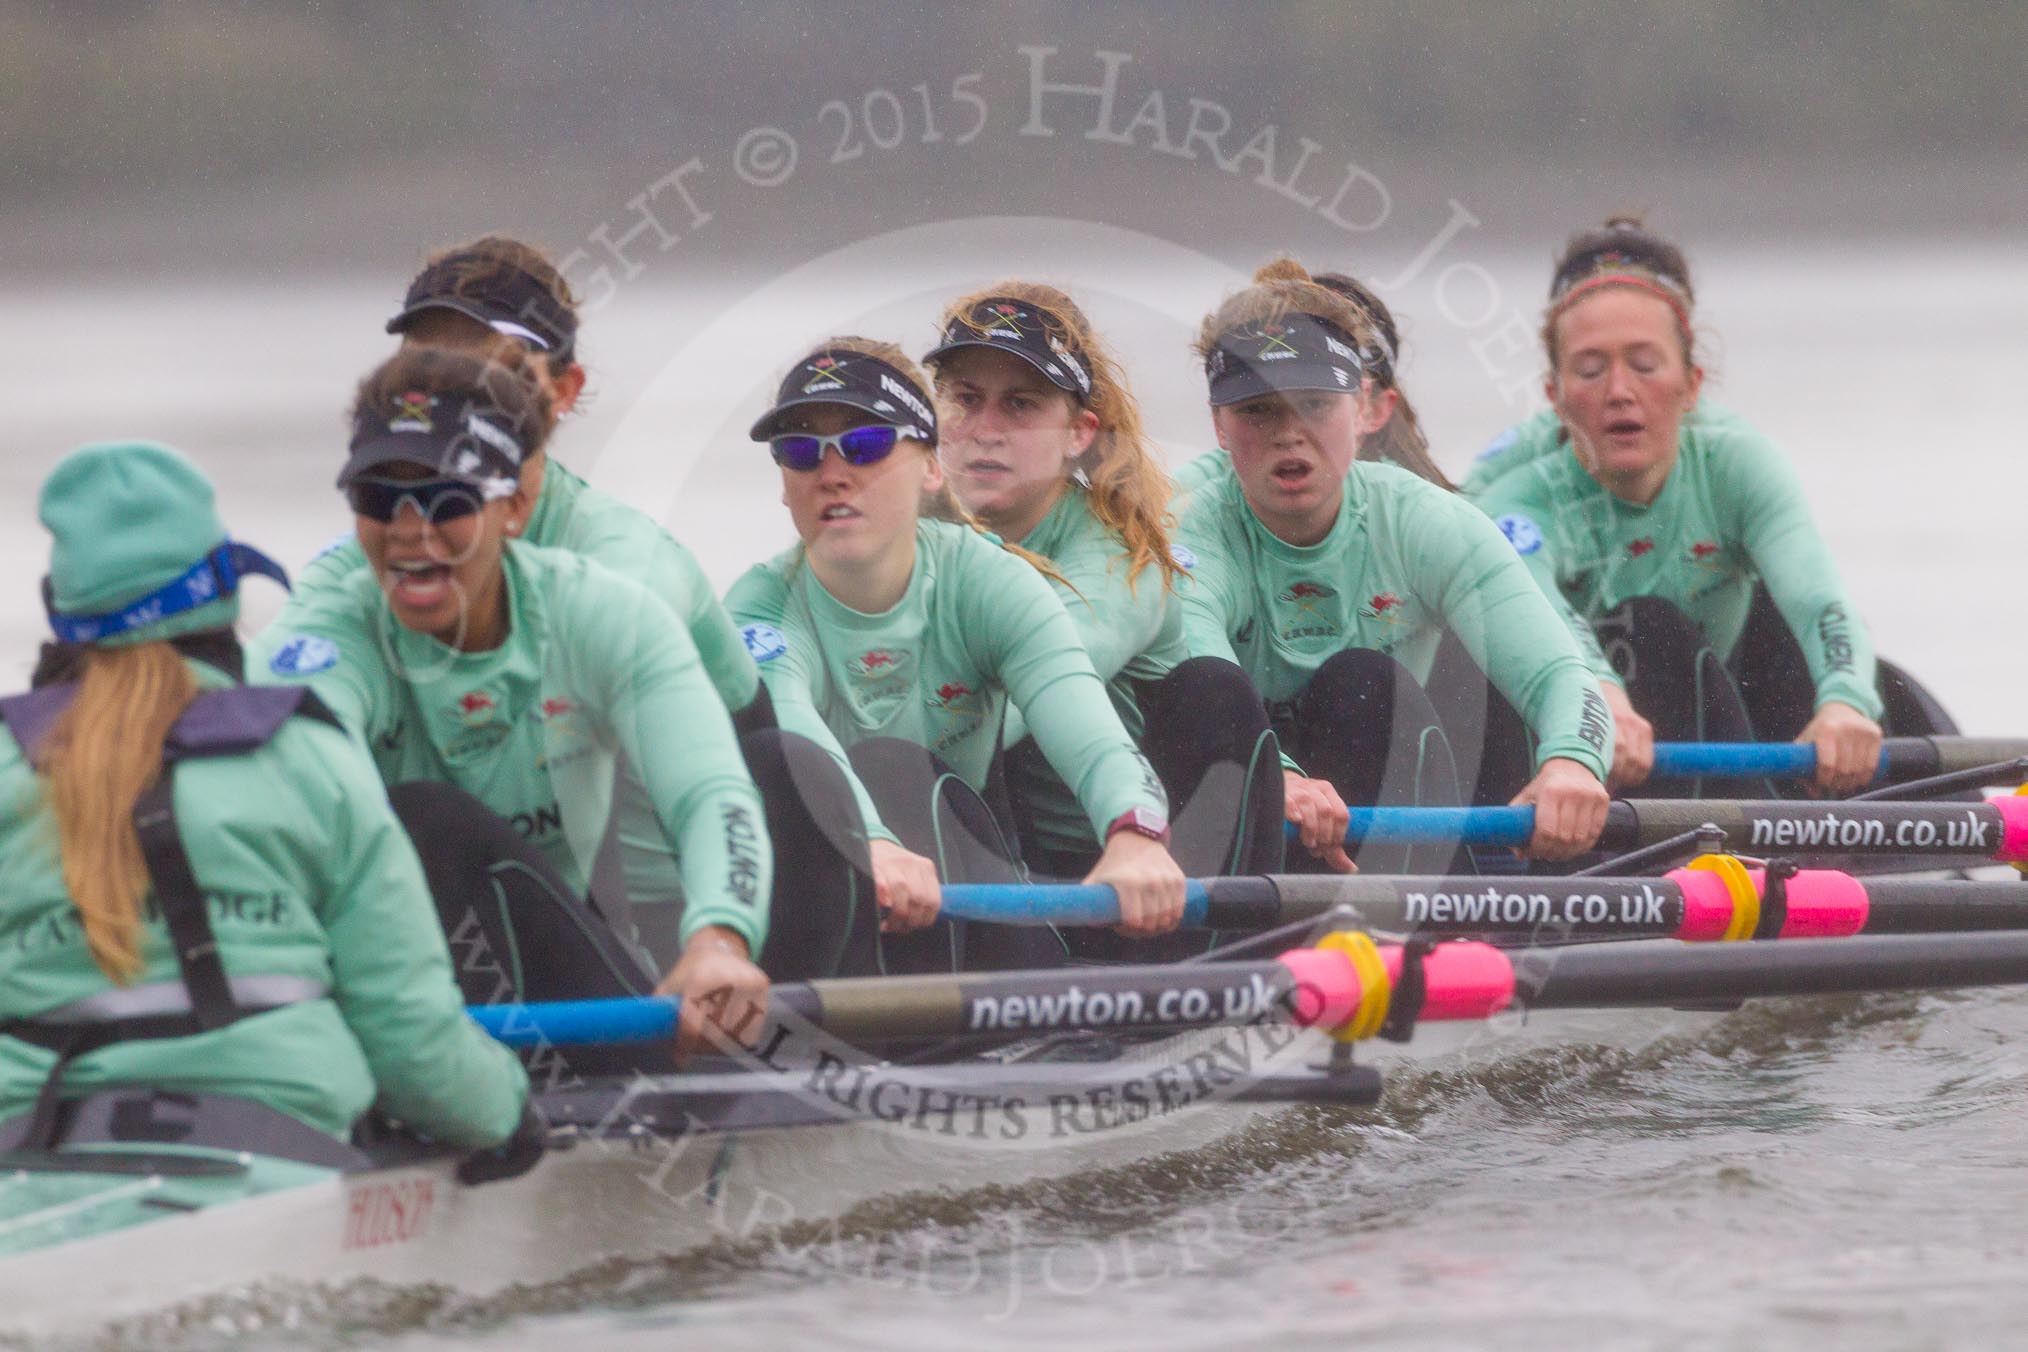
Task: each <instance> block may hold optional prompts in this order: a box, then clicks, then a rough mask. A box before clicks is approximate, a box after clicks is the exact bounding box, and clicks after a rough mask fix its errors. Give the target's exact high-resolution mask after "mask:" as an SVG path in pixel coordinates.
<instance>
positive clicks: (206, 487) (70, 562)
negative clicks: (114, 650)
mask: <svg viewBox="0 0 2028 1352" xmlns="http://www.w3.org/2000/svg"><path fill="white" fill-rule="evenodd" d="M39 512H40V515H41V517H42V524H43V525H45V526H47V527H48V528H49V533H50V534H51V535H52V536H53V537H55V538H54V543H53V544H52V546H51V548H50V551H49V581H48V584H47V585H48V596H47V598H46V599H47V601H48V605H49V610H50V620H51V625H52V627H53V628H54V629H55V630H56V632H57V636H58V637H59V638H63V639H67V640H69V641H72V642H85V643H102V644H128V643H146V642H150V641H153V640H156V639H165V638H172V637H174V636H175V635H178V634H187V633H192V632H195V631H196V630H200V629H217V628H222V627H225V626H228V625H230V624H231V623H232V622H233V621H234V620H235V619H237V618H238V617H239V597H238V595H237V582H238V572H239V571H241V570H240V569H237V568H235V567H233V562H234V560H233V559H232V557H231V556H232V555H233V553H234V551H235V549H236V548H237V547H235V546H232V545H231V544H230V543H229V542H228V541H227V539H226V534H225V523H224V522H222V521H220V520H219V518H218V506H217V503H216V500H215V497H214V494H213V493H212V488H211V481H210V480H209V479H207V478H205V476H204V472H203V471H202V470H200V469H198V468H197V466H196V465H194V464H192V463H191V462H190V461H189V460H188V459H187V458H185V457H184V456H183V455H182V454H181V453H179V452H177V451H173V450H171V449H170V448H169V447H167V446H160V445H156V444H154V443H152V442H131V441H130V442H105V443H101V444H99V445H95V446H85V447H81V448H79V449H78V450H75V451H72V452H71V453H70V454H69V455H67V456H65V457H64V458H63V459H62V461H60V462H59V463H58V464H57V466H56V468H55V469H54V470H52V471H50V475H49V478H48V479H47V480H45V481H44V483H43V485H42V499H41V504H40V509H39ZM221 549H223V551H224V556H223V566H222V567H221V560H219V559H214V558H213V557H212V556H213V555H215V554H218V553H219V552H220V551H221ZM247 552H249V553H250V552H251V551H247ZM269 566H270V567H273V565H272V564H270V565H269Z"/></svg>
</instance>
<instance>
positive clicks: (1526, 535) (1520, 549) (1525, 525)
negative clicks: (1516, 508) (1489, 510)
mask: <svg viewBox="0 0 2028 1352" xmlns="http://www.w3.org/2000/svg"><path fill="white" fill-rule="evenodd" d="M1493 524H1494V525H1496V526H1498V527H1499V528H1500V533H1501V534H1502V535H1504V536H1506V537H1507V543H1508V544H1510V545H1512V546H1514V552H1515V553H1516V554H1533V553H1534V552H1535V551H1536V550H1538V549H1540V548H1542V528H1541V527H1540V526H1538V525H1536V524H1535V522H1534V520H1533V519H1532V518H1530V517H1525V516H1522V515H1521V514H1520V513H1518V512H1509V513H1508V514H1507V515H1506V516H1503V517H1499V518H1497V519H1495V521H1494V522H1493Z"/></svg>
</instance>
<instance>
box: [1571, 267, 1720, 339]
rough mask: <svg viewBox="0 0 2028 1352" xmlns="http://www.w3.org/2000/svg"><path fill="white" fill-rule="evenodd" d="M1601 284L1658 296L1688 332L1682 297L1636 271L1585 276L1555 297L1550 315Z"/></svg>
mask: <svg viewBox="0 0 2028 1352" xmlns="http://www.w3.org/2000/svg"><path fill="white" fill-rule="evenodd" d="M1601 286H1637V287H1639V288H1640V289H1641V290H1643V291H1646V292H1649V293H1651V294H1653V295H1657V296H1660V297H1661V298H1662V299H1663V300H1665V301H1667V302H1668V304H1669V308H1670V310H1672V311H1674V312H1675V315H1676V322H1677V323H1678V324H1680V325H1682V326H1683V332H1684V333H1686V334H1687V333H1689V332H1690V311H1689V310H1688V309H1686V308H1685V307H1684V305H1683V298H1682V297H1681V296H1679V295H1677V294H1676V293H1675V291H1673V290H1671V289H1670V288H1669V287H1668V286H1665V285H1664V284H1663V283H1661V282H1658V281H1655V280H1653V279H1652V278H1648V277H1643V276H1642V275H1641V274H1640V273H1638V272H1601V273H1598V274H1597V275H1595V276H1591V277H1587V278H1585V279H1584V280H1583V281H1581V282H1579V283H1578V284H1577V285H1575V286H1573V287H1571V288H1570V290H1568V291H1566V292H1564V293H1563V294H1562V295H1561V296H1558V297H1557V298H1556V304H1555V305H1553V306H1552V307H1550V311H1549V314H1550V317H1551V318H1555V317H1556V316H1557V315H1560V314H1562V313H1563V312H1564V311H1565V310H1568V309H1569V308H1570V303H1571V302H1572V301H1574V300H1576V299H1577V298H1578V297H1579V296H1581V295H1583V294H1584V293H1585V292H1587V291H1593V290H1596V289H1597V288H1599V287H1601Z"/></svg>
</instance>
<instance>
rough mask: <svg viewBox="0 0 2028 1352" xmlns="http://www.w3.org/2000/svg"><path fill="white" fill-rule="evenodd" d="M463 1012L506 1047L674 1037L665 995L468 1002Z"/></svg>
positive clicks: (671, 1006)
mask: <svg viewBox="0 0 2028 1352" xmlns="http://www.w3.org/2000/svg"><path fill="white" fill-rule="evenodd" d="M465 1012H466V1013H467V1014H470V1015H471V1016H472V1020H473V1022H475V1023H477V1024H478V1025H479V1026H480V1027H481V1028H483V1029H485V1030H486V1031H487V1032H488V1033H491V1034H492V1035H493V1036H494V1037H495V1038H497V1039H498V1040H499V1041H501V1042H504V1043H506V1044H507V1045H508V1046H510V1047H539V1046H542V1045H543V1044H545V1043H553V1044H555V1045H557V1046H565V1047H568V1046H582V1045H584V1044H587V1043H595V1042H658V1041H661V1040H662V1039H663V1038H669V1037H674V1036H675V1035H676V1001H675V999H674V998H673V997H670V996H665V995H644V996H634V997H628V998H622V999H613V1000H558V1001H554V1002H551V1003H548V1004H541V1005H468V1006H466V1007H465Z"/></svg>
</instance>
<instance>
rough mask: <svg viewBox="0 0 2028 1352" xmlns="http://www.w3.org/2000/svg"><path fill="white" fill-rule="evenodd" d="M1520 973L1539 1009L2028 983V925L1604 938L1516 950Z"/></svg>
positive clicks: (1523, 989)
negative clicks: (1726, 937) (1790, 939)
mask: <svg viewBox="0 0 2028 1352" xmlns="http://www.w3.org/2000/svg"><path fill="white" fill-rule="evenodd" d="M1515 971H1516V975H1517V981H1516V996H1517V999H1518V1000H1519V1002H1520V1003H1521V1004H1523V1005H1525V1006H1526V1007H1528V1008H1532V1009H1577V1008H1598V1007H1608V1006H1670V1005H1677V1004H1682V1003H1684V1002H1686V1001H1724V1000H1746V999H1753V998H1755V997H1759V996H1782V995H1837V994H1848V993H1853V992H1861V991H1889V990H1941V989H1944V988H1947V987H1955V986H1988V985H2003V984H2012V983H2019V982H2028V933H2015V934H1924V935H1894V936H1885V937H1879V938H1854V939H1825V940H1816V941H1812V942H1805V943H1795V944H1717V945H1710V946H1687V945H1678V944H1638V945H1635V944H1605V945H1599V946H1596V947H1580V948H1561V949H1548V950H1542V951H1539V952H1534V953H1529V954H1517V955H1516V956H1515Z"/></svg>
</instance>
